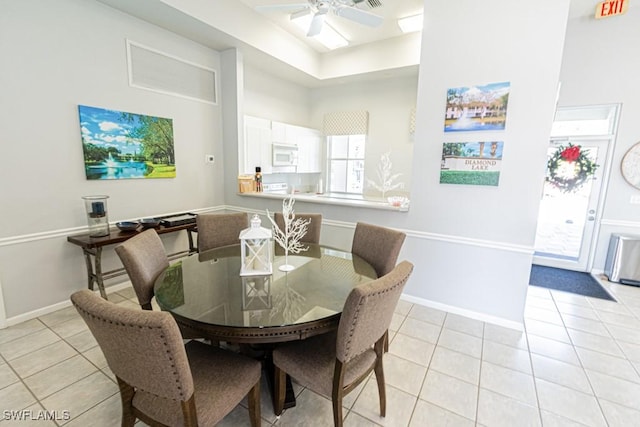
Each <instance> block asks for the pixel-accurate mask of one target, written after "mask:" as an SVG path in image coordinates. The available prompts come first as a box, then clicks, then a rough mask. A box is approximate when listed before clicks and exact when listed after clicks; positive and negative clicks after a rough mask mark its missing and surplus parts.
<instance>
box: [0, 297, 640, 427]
mask: <svg viewBox="0 0 640 427" xmlns="http://www.w3.org/2000/svg"><path fill="white" fill-rule="evenodd" d="M550 298H551V300H552V301H553V303H554V305H555V309H556V312H557V313H558V314H559V315H560V319H561V321H562V325H563V326H562V327H563V328H564V330H565V331H567V335H568V330H569V329H573V328H568V327H567V324H566V322H565V319H564V318H563V316H562V314H561V313H560V311H559V308H558V303H559V302H560V301H561V300H560V299H558V298H556V297H555V295H554V294H553V293H552V294H551V295H550ZM125 299H126V298H125ZM618 299H619V303H620V304H623V305H625V306H626V304H624V298H620V297H618ZM587 301H588V300H587ZM562 302H563V303H564V304H571V303H570V302H567V301H562ZM571 305H577V304H571ZM589 305H590V307H591V309H592V310H593V311H594V312H595V313H596V315H597V318H598V321H599V322H600V323H601V324H603V325H604V326H605V327H606V326H607V325H608V324H607V323H605V322H604V321H602V316H601V313H602V312H603V311H607V310H601V309H599V308H598V307H597V306H596V305H593V304H591V303H589ZM412 307H413V306H412ZM627 308H628V307H627ZM397 314H398V315H399V316H401V318H402V321H401V322H400V323H399V324H398V327H397V330H396V331H395V335H394V337H395V336H397V334H399V333H400V332H399V330H400V329H401V327H402V326H403V324H404V323H405V322H406V320H407V319H408V318H410V314H411V311H410V310H409V312H407V313H406V314H400V313H397ZM449 315H450V313H447V314H446V315H445V319H444V320H443V322H442V323H441V324H435V323H433V324H434V325H437V326H438V327H439V333H438V338H437V340H436V343H431V344H433V345H434V352H435V349H436V348H437V347H438V342H439V341H440V338H441V335H442V333H443V330H444V329H445V325H446V322H447V317H448V316H449ZM572 315H575V314H572ZM628 315H630V316H632V317H633V318H636V319H637V318H638V314H637V313H636V312H635V311H630V313H628ZM577 316H578V317H581V316H579V315H577ZM536 320H538V321H542V322H544V321H543V320H539V319H536ZM38 321H39V322H40V323H44V322H42V320H40V319H38ZM422 321H425V320H422ZM427 322H428V321H427ZM428 323H431V322H428ZM614 325H615V324H614ZM44 327H45V328H48V329H51V328H50V327H49V326H47V325H46V324H45V325H44ZM51 330H52V331H53V329H51ZM454 330H455V329H454ZM486 330H487V324H486V323H483V329H482V337H481V342H482V347H481V353H480V371H479V378H478V395H477V397H476V405H477V407H476V413H475V416H476V420H475V422H476V423H477V421H478V420H477V417H478V415H479V392H480V388H481V383H480V378H481V377H482V361H483V360H484V354H485V344H486V343H485V340H486V336H487V335H486ZM606 330H607V333H608V334H609V338H611V339H613V340H614V342H615V343H616V345H617V347H620V345H619V341H618V340H617V339H616V338H614V337H613V336H612V335H611V332H610V330H609V328H606ZM456 331H457V330H456ZM53 332H54V333H55V334H56V335H57V336H58V337H60V335H59V334H57V333H56V332H55V331H53ZM458 332H461V333H464V334H466V332H462V331H458ZM582 332H584V331H582ZM79 333H81V332H79ZM524 333H525V336H524V338H525V340H526V344H527V349H526V351H527V352H528V356H529V357H528V359H529V365H530V368H531V376H532V377H533V381H534V390H535V393H536V403H537V407H538V408H537V409H538V417H539V418H540V421H541V420H542V408H541V407H540V397H539V394H538V390H537V384H536V381H535V378H536V376H535V370H534V368H533V362H532V354H531V353H532V351H531V346H530V342H529V334H528V333H527V331H526V329H525V332H524ZM587 333H588V332H587ZM27 335H28V334H27ZM75 335H77V334H74V335H72V336H71V337H73V336H75ZM472 336H474V335H472ZM71 337H67V338H66V339H64V338H62V337H60V339H61V340H63V341H64V342H66V343H67V344H69V343H68V342H67V339H69V338H71ZM568 337H569V341H570V345H571V346H572V348H573V349H574V351H575V349H576V348H581V347H577V346H576V345H575V343H574V340H573V338H571V336H570V335H569V336H568ZM18 338H20V337H18ZM16 339H17V338H16ZM548 339H552V340H553V338H548ZM556 341H557V340H556ZM559 342H561V341H559ZM72 347H73V346H72ZM73 348H74V351H75V352H76V354H81V355H82V356H83V358H84V359H86V360H88V358H87V357H86V356H85V354H84V353H83V352H80V351H79V350H77V349H76V348H75V347H73ZM514 348H518V349H520V348H519V347H515V346H514ZM589 350H590V351H594V352H598V353H602V352H601V351H598V350H596V349H591V348H589ZM620 350H621V351H622V353H621V354H622V355H624V360H627V361H628V362H630V360H629V358H628V356H627V355H626V353H625V352H624V351H623V350H622V349H621V348H620ZM452 351H455V350H452ZM603 354H606V353H603ZM0 357H1V358H2V360H3V361H4V362H5V363H6V364H7V366H8V368H9V369H11V371H12V372H14V374H15V375H16V377H17V378H19V379H20V381H22V380H23V379H22V378H21V377H20V376H19V375H17V372H16V371H15V369H13V367H12V366H11V364H10V363H9V362H8V361H7V360H6V359H5V358H4V357H2V356H0ZM397 357H400V358H402V356H397ZM545 357H547V356H545ZM616 357H617V356H616ZM551 358H552V359H555V358H553V357H551ZM65 360H66V359H65ZM405 360H406V359H405ZM556 360H557V359H556ZM577 360H578V363H579V366H580V368H581V369H582V371H583V372H584V373H585V374H586V370H585V367H584V364H583V360H582V358H581V357H580V356H579V355H577ZM88 361H89V362H90V363H91V364H92V365H93V366H95V367H96V368H97V372H101V373H103V374H104V375H108V374H107V373H106V372H105V371H104V370H102V369H100V368H98V367H97V365H95V364H94V363H93V362H92V361H91V360H88ZM432 362H433V353H432V354H431V357H430V359H429V362H428V363H427V366H426V369H427V371H426V372H427V373H428V372H429V369H430V368H431V367H432ZM58 363H61V362H58ZM630 365H631V366H632V367H633V369H634V372H637V371H638V366H640V365H637V364H634V363H630ZM503 367H504V366H503ZM504 368H506V369H511V368H508V367H504ZM598 372H599V371H598ZM109 378H110V379H111V377H110V376H109ZM370 380H371V378H369V379H367V382H368V381H370ZM587 380H588V381H589V385H590V387H591V390H592V394H593V395H594V396H595V392H594V391H593V385H592V384H591V380H590V379H589V377H588V376H587ZM425 381H426V374H425V377H424V378H423V381H422V384H421V387H420V391H422V389H423V388H424V386H425ZM22 382H23V381H22ZM552 382H553V383H555V384H558V383H556V382H554V381H552ZM23 385H24V386H25V387H26V384H24V382H23ZM559 385H561V384H559ZM364 386H366V383H365V384H364ZM364 386H363V389H364ZM389 387H393V386H389ZM26 388H27V390H28V391H29V392H30V393H31V390H30V389H29V388H28V387H26ZM394 388H395V387H394ZM569 388H572V387H569ZM363 389H361V390H360V392H359V394H358V396H356V397H355V399H354V400H353V404H352V405H351V406H350V408H349V412H348V413H351V412H354V414H357V415H359V416H361V415H360V414H359V413H357V412H355V411H353V408H354V406H355V403H356V402H357V400H358V398H359V397H360V395H361V393H362V390H363ZM420 391H418V395H417V397H416V403H415V404H414V406H413V409H412V414H411V416H410V418H409V420H411V419H413V417H414V414H415V411H416V407H417V403H418V402H419V401H420ZM31 394H32V395H33V393H31ZM33 397H34V400H35V402H36V403H37V404H38V405H39V406H41V407H43V406H42V404H41V402H40V401H39V400H38V399H37V398H36V397H35V396H33ZM111 397H112V396H109V397H107V399H109V398H111ZM507 397H508V396H507ZM596 400H597V401H598V407H599V408H600V411H601V412H602V414H604V412H603V411H602V405H601V401H606V399H600V398H598V397H597V396H596ZM103 402H104V400H102V401H101V402H98V403H96V404H95V405H94V406H92V407H91V408H88V409H87V411H90V410H91V409H93V408H94V407H95V406H97V405H100V404H101V403H103ZM613 403H615V404H617V405H621V406H623V407H628V406H626V405H622V404H619V403H617V402H613ZM435 406H439V405H435ZM43 408H44V407H43ZM440 408H442V409H444V410H446V411H448V412H451V411H450V410H449V409H447V408H443V407H440ZM630 409H634V410H635V408H630ZM83 413H84V412H83ZM454 413H455V412H454ZM457 415H460V414H457ZM554 415H556V416H560V417H564V416H563V415H560V414H555V413H554ZM77 416H80V415H77ZM74 418H75V417H74ZM264 422H265V424H269V423H268V421H266V420H265V421H264ZM277 424H278V420H277V419H276V420H275V422H274V425H277Z"/></svg>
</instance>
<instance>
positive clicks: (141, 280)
mask: <svg viewBox="0 0 640 427" xmlns="http://www.w3.org/2000/svg"><path fill="white" fill-rule="evenodd" d="M115 251H116V253H117V254H118V257H120V260H121V261H122V264H123V265H124V268H125V270H126V271H127V274H128V275H129V279H130V280H131V284H132V285H133V289H134V291H135V292H136V296H137V297H138V302H139V303H140V307H142V308H143V309H144V310H151V309H152V308H151V300H152V299H153V283H154V282H155V281H156V279H157V278H158V276H159V275H160V273H162V271H163V270H164V269H165V268H167V267H169V258H167V254H166V253H165V251H164V245H163V244H162V240H160V236H158V233H157V232H156V231H155V230H154V229H151V228H150V229H148V230H145V231H143V232H142V233H140V234H138V235H136V236H133V237H132V238H130V239H128V240H126V241H124V242H123V243H121V244H120V245H118V246H116V248H115Z"/></svg>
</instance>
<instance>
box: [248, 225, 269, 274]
mask: <svg viewBox="0 0 640 427" xmlns="http://www.w3.org/2000/svg"><path fill="white" fill-rule="evenodd" d="M261 223H262V222H261V221H260V217H259V216H258V215H257V214H255V215H253V218H251V227H249V228H247V229H245V230H242V231H241V232H240V251H241V256H242V258H241V259H242V265H241V267H240V275H241V276H254V275H265V274H271V272H272V267H271V259H272V256H271V247H272V246H273V245H272V244H271V230H269V229H266V228H264V227H261V226H260V225H261Z"/></svg>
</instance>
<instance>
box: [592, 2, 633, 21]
mask: <svg viewBox="0 0 640 427" xmlns="http://www.w3.org/2000/svg"><path fill="white" fill-rule="evenodd" d="M628 7H629V0H609V1H603V2H601V3H598V5H597V6H596V19H601V18H608V17H610V16H616V15H622V14H624V13H626V12H627V8H628Z"/></svg>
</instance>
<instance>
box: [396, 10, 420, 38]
mask: <svg viewBox="0 0 640 427" xmlns="http://www.w3.org/2000/svg"><path fill="white" fill-rule="evenodd" d="M422 23H423V19H422V13H421V14H419V15H413V16H407V17H406V18H401V19H398V26H399V27H400V29H401V30H402V32H403V33H412V32H415V31H421V30H422Z"/></svg>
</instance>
